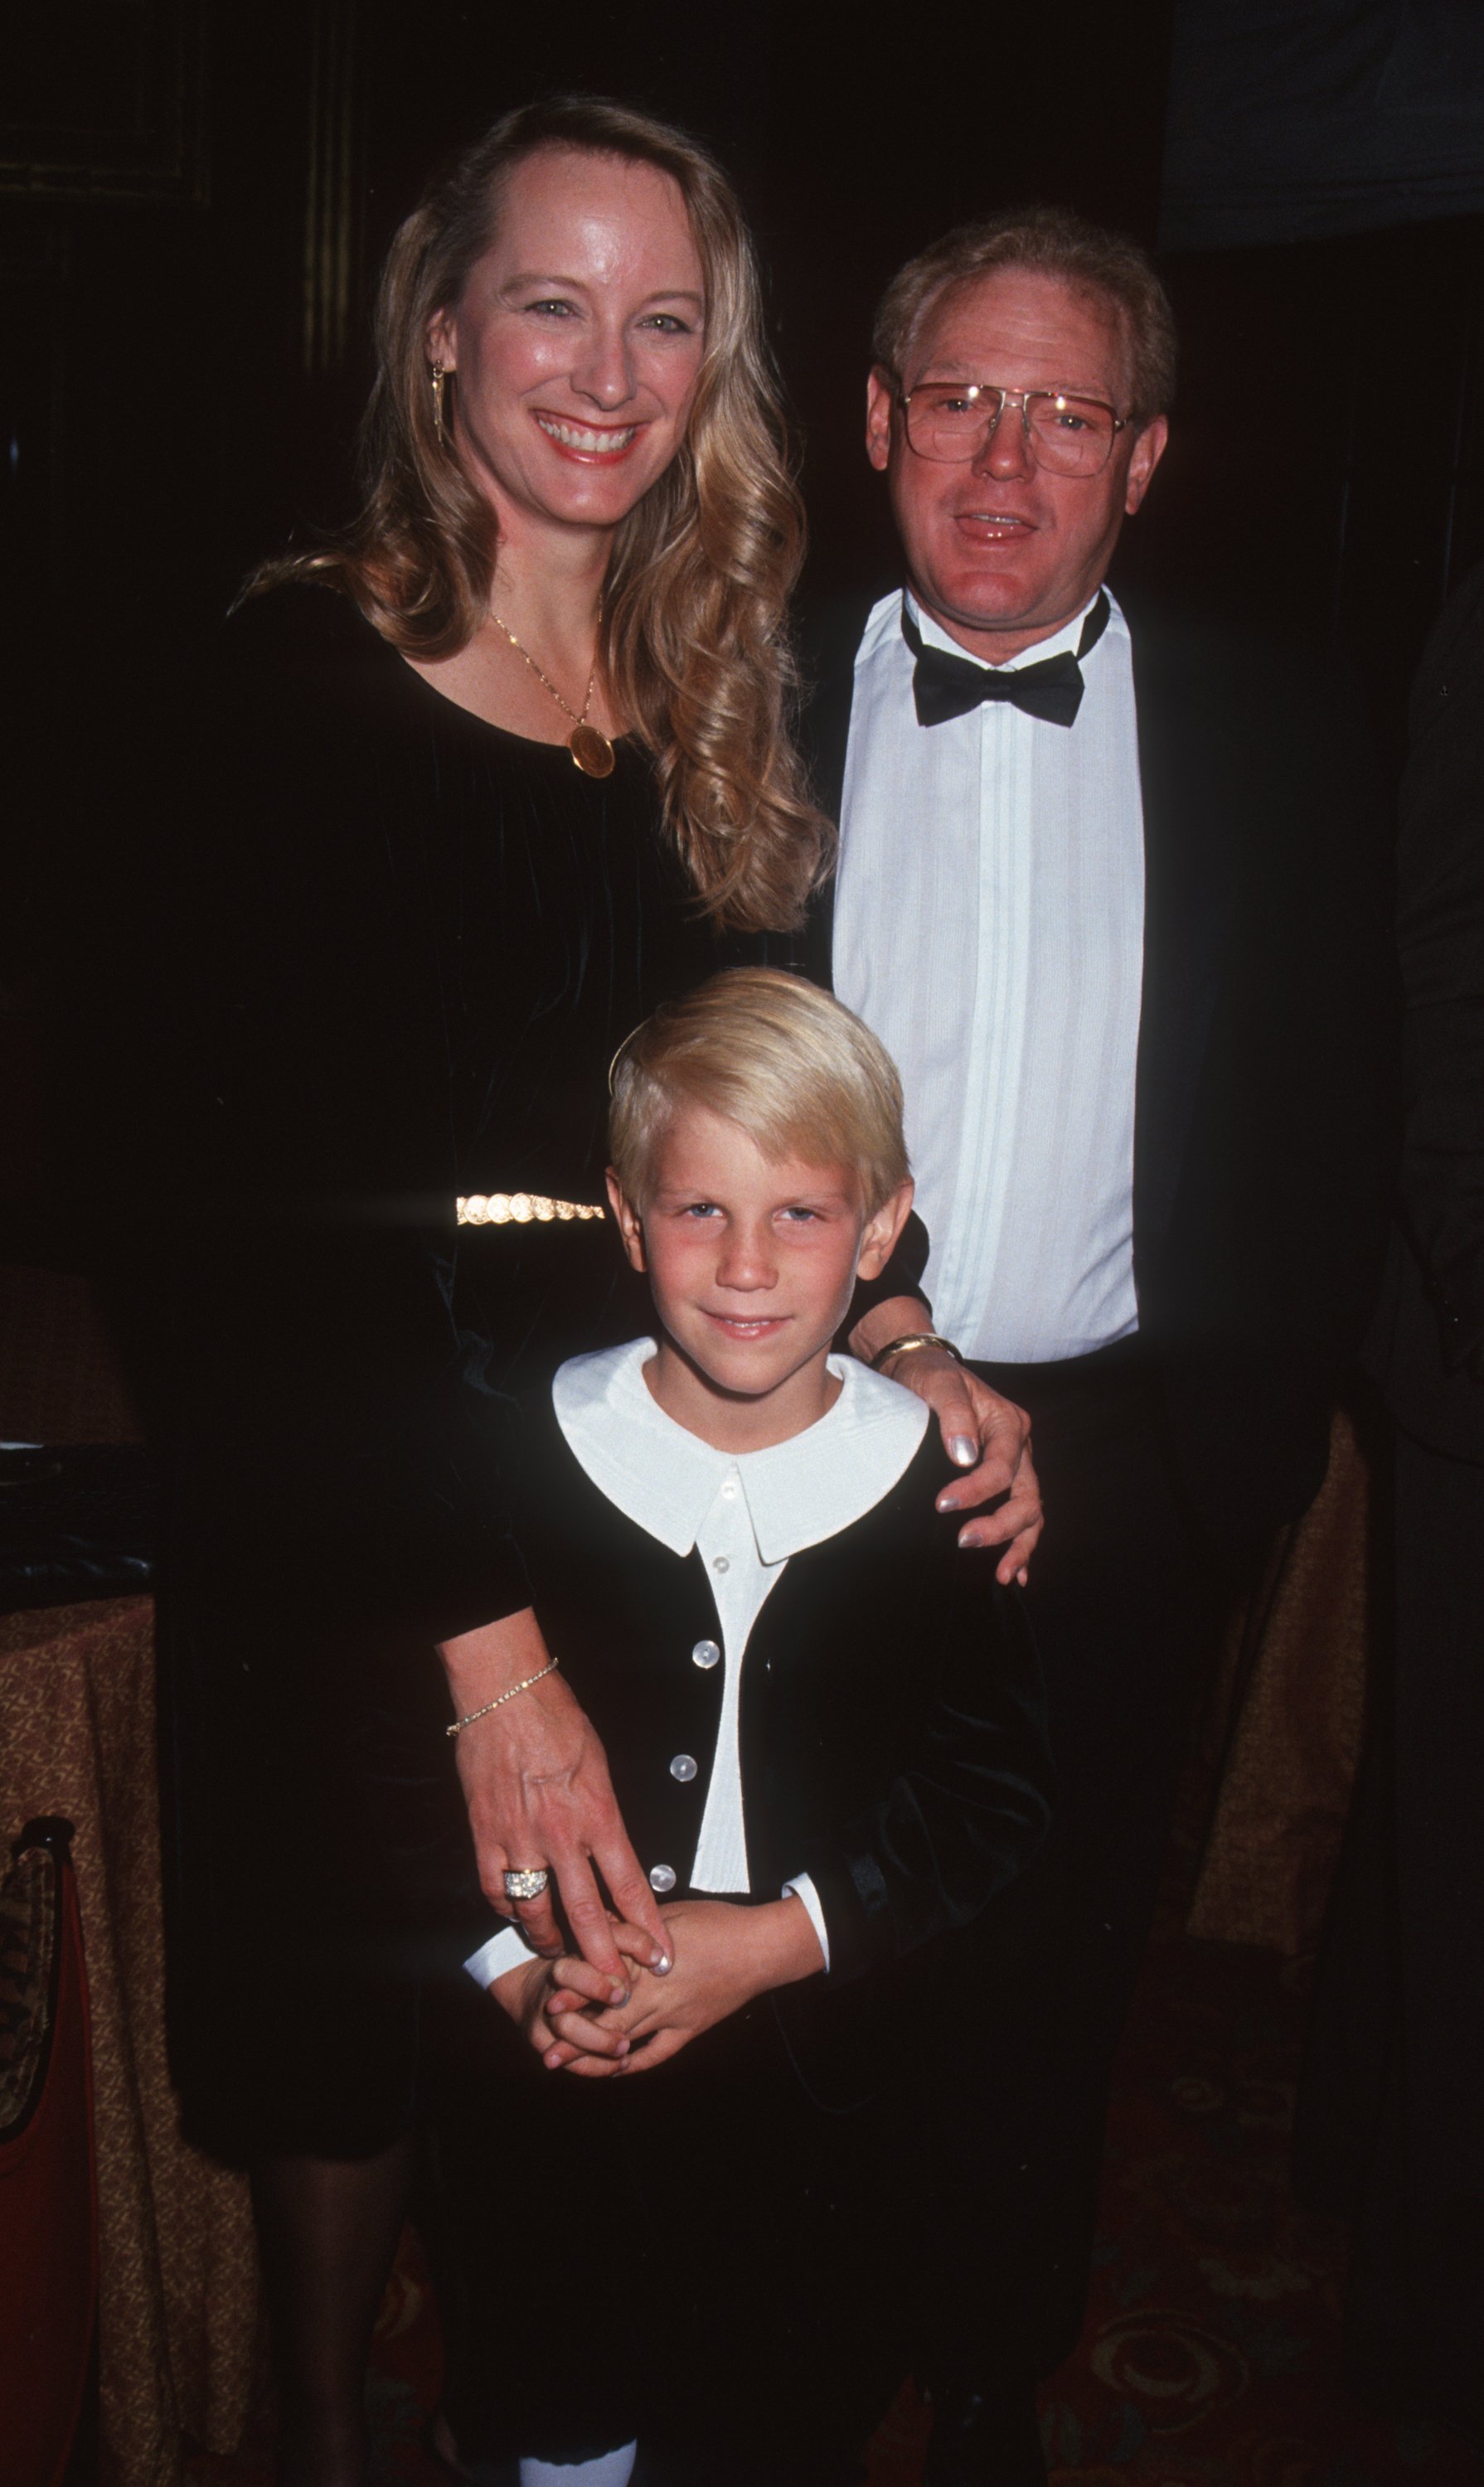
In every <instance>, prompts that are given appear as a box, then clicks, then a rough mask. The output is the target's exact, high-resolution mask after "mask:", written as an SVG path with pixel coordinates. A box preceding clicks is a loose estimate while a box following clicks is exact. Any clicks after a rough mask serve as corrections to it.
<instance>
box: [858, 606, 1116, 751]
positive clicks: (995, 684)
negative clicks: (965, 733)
mask: <svg viewBox="0 0 1484 2487" xmlns="http://www.w3.org/2000/svg"><path fill="white" fill-rule="evenodd" d="M1107 611H1108V607H1107V598H1106V595H1105V593H1104V591H1103V589H1102V588H1101V587H1100V588H1099V590H1098V597H1097V601H1096V603H1095V604H1093V605H1092V606H1091V608H1090V609H1089V612H1088V615H1087V619H1086V621H1085V622H1084V623H1083V624H1082V635H1081V637H1080V638H1079V639H1078V643H1077V656H1076V657H1074V656H1073V654H1072V651H1071V649H1070V648H1063V650H1062V652H1061V654H1060V656H1059V657H1047V658H1046V659H1045V661H1044V662H1043V663H1041V664H1039V665H1021V666H1019V667H1016V668H1009V667H1006V668H1004V669H1003V670H997V669H996V668H994V666H990V665H976V664H974V663H973V662H972V660H971V659H970V658H969V657H950V656H949V654H948V651H947V649H946V648H925V647H924V646H923V643H922V632H921V631H920V630H919V629H918V628H917V625H916V623H915V622H914V621H913V620H912V617H911V615H910V613H909V611H908V609H907V600H906V598H905V597H904V598H903V600H902V636H903V638H904V639H905V640H906V641H907V644H908V646H909V647H910V650H911V652H912V655H913V656H914V657H916V659H917V662H916V665H915V667H914V668H913V672H912V697H913V699H914V700H915V701H916V703H917V722H918V724H919V725H945V724H946V723H947V721H948V719H949V717H951V716H967V714H968V713H969V710H970V709H975V708H978V707H979V705H980V703H981V701H983V700H1008V701H1009V702H1010V705H1011V707H1012V708H1019V709H1023V710H1024V712H1025V714H1026V715H1027V716H1038V717H1040V718H1041V719H1042V721H1043V723H1044V724H1047V725H1072V724H1074V723H1075V722H1076V719H1077V713H1078V709H1079V708H1080V707H1081V704H1082V669H1081V666H1080V665H1079V664H1078V657H1085V656H1086V654H1087V651H1088V649H1089V648H1095V647H1096V646H1097V644H1098V641H1099V640H1100V639H1101V638H1102V636H1103V633H1104V631H1105V630H1106V629H1107Z"/></svg>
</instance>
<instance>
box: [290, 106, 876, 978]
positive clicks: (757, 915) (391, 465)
mask: <svg viewBox="0 0 1484 2487" xmlns="http://www.w3.org/2000/svg"><path fill="white" fill-rule="evenodd" d="M564 148H568V149H574V150H576V151H577V152H578V153H580V154H592V155H610V156H619V157H622V158H624V159H625V160H627V161H629V162H632V163H642V164H652V165H654V166H655V167H656V168H657V169H658V171H659V172H661V173H663V174H665V175H667V176H668V178H669V179H670V180H671V181H673V182H675V184H676V186H677V188H678V189H679V190H680V193H681V196H682V197H683V199H684V200H685V203H686V214H687V215H688V217H689V221H690V230H691V233H692V235H693V237H694V239H695V245H696V249H697V252H698V254H699V256H700V260H701V265H702V267H703V270H704V272H705V286H706V345H705V352H704V356H703V359H702V363H701V370H700V376H699V379H698V382H697V386H696V392H695V399H694V404H693V407H692V411H691V416H690V424H689V429H688V433H687V437H686V441H685V443H684V444H683V446H682V448H681V450H680V452H679V454H678V455H677V456H676V458H675V459H674V460H672V461H671V463H670V465H669V466H668V467H667V468H666V470H665V472H664V473H663V474H662V475H661V476H659V477H658V479H657V481H656V482H655V483H654V484H653V485H652V486H651V488H650V489H649V490H648V491H647V492H646V493H645V495H644V497H643V499H642V500H641V501H640V502H638V504H637V505H636V507H635V508H633V509H632V510H630V513H629V515H628V517H626V518H625V519H624V520H623V522H622V524H621V526H620V527H619V529H618V533H617V537H616V540H615V543H614V547H613V556H612V560H611V562H610V565H609V570H608V575H607V579H606V582H605V584H604V588H603V601H602V647H601V657H602V668H603V675H604V679H605V681H606V683H607V685H608V687H609V690H610V692H611V695H612V698H613V701H614V704H615V706H616V707H617V709H618V711H619V713H620V714H621V715H622V716H624V717H625V718H626V719H627V720H628V721H629V724H630V728H631V730H632V731H633V732H634V734H635V735H636V736H637V737H638V739H639V741H641V742H642V743H643V744H644V746H645V748H646V749H647V750H648V751H649V752H651V753H652V755H653V757H654V761H655V765H656V769H657V773H658V779H659V789H660V796H661V800H662V804H663V813H664V820H665V824H666V826H667V828H668V830H669V832H670V834H671V836H672V837H673V838H674V839H675V842H676V844H677V845H678V847H679V849H680V852H681V855H682V858H683V860H684V862H685V864H686V870H687V873H688V875H689V878H690V880H691V882H692V884H693V886H694V888H695V890H696V892H697V894H698V895H699V897H700V898H701V899H702V900H703V902H704V903H705V905H706V907H707V908H709V910H710V911H711V913H712V914H713V915H714V917H715V918H716V920H717V921H718V922H719V923H722V924H726V925H732V926H736V927H738V928H739V929H742V930H746V931H758V930H765V929H770V928H783V927H787V926H790V925H794V924H797V923H798V921H799V919H800V917H801V914H802V911H803V906H804V901H805V899H806V898H807V896H808V893H809V891H810V889H811V888H813V887H814V886H815V885H816V883H817V882H818V881H819V880H822V879H823V878H824V877H825V874H826V871H827V868H828V864H829V860H830V855H831V852H832V845H833V836H834V832H833V830H832V828H831V826H830V824H829V823H828V822H827V821H826V819H825V817H824V815H823V814H822V813H820V812H819V811H817V810H816V809H815V807H814V805H813V804H812V803H811V802H810V800H809V798H808V794H807V790H806V787H805V782H804V774H803V769H802V767H801V764H800V762H799V759H798V753H797V752H796V750H795V747H794V742H793V738H792V725H793V719H794V713H795V709H796V705H797V696H798V685H797V676H796V672H795V665H794V658H793V652H792V649H791V646H790V643H789V638H788V628H787V616H788V602H789V598H790V595H791V593H792V591H793V587H794V584H795V581H796V579H797V578H798V571H799V567H800V564H801V562H802V559H803V548H804V519H803V505H802V502H801V501H800V499H799V495H798V488H797V485H796V483H795V481H794V474H793V465H792V458H791V453H790V448H789V442H788V437H787V428H786V425H785V421H784V416H783V409H782V403H781V399H780V396H779V391H778V385H777V381H776V379H775V377H774V374H773V369H772V364H771V361H770V356H769V352H768V347H767V343H766V340H765V337H764V331H763V315H762V291H761V286H760V283H759V278H758V269H757V261H756V256H755V253H754V250H753V245H752V240H751V238H750V236H749V234H748V232H747V228H746V226H745V224H744V223H743V221H742V210H741V208H740V207H739V205H738V201H737V198H736V195H735V193H734V191H733V189H732V187H731V184H730V182H728V181H727V179H726V176H725V175H724V174H723V173H722V171H721V169H720V167H719V165H718V164H717V163H716V162H715V161H714V158H713V157H712V156H711V155H709V154H707V152H706V150H705V149H704V148H702V147H700V146H698V145H697V144H696V142H695V140H694V139H692V138H689V137H687V136H686V134H685V132H684V131H682V130H679V129H676V128H673V127H672V126H670V125H669V124H668V123H666V122H662V121H657V120H654V119H652V118H651V117H650V116H649V115H648V114H646V113H641V112H635V111H632V110H630V108H629V107H628V106H627V105H625V104H618V103H608V102H603V101H600V100H596V99H594V98H587V97H582V96H559V97H556V98H553V99H552V100H550V101H548V102H545V103H535V104H527V105H525V106H523V107H522V108H521V109H520V110H519V111H517V112H511V113H507V114H506V115H505V117H504V119H503V120H501V121H498V122H496V123H495V125H494V126H493V128H492V129H490V130H488V131H487V132H486V134H485V136H484V137H483V138H481V139H479V140H477V141H476V142H475V144H474V145H473V146H472V147H470V148H468V149H466V150H465V152H464V153H463V154H462V155H461V156H460V157H459V158H458V160H457V161H456V162H455V163H454V164H453V165H452V166H451V167H450V169H449V170H448V171H447V172H445V173H443V174H441V175H439V176H438V177H437V178H436V179H435V180H434V182H432V183H431V184H430V186H429V188H428V189H427V191H426V192H425V193H424V196H423V199H422V201H421V203H420V205H419V206H418V207H417V208H415V209H414V210H413V212H412V213H411V215H409V216H408V217H407V218H406V222H405V223H404V224H403V225H402V226H401V227H400V228H399V230H398V233H397V235H396V238H395V239H394V240H393V242H392V246H391V250H390V252H389V254H388V257H387V261H386V265H385V268H384V270H383V271H382V276H381V283H380V289H379V293H378V301H377V314H376V337H377V362H378V368H377V378H376V384H375V386H374V388H373V390H372V393H371V399H370V403H369V405H367V409H366V414H365V417H364V420H363V423H362V427H361V440H360V454H361V468H362V478H363V485H364V499H363V503H362V507H361V511H360V515H359V516H358V517H356V518H355V519H354V520H353V521H352V523H351V524H350V526H349V527H348V528H347V529H346V530H345V531H344V533H343V534H342V535H340V536H339V537H338V538H336V539H334V540H332V541H330V542H328V543H326V544H324V545H322V546H320V547H319V548H318V549H316V550H314V551H310V552H305V553H299V554H291V555H286V556H284V557H282V558H280V559H279V560H277V561H272V562H268V563H266V564H265V565H264V567H263V568H262V569H261V570H259V571H258V572H257V573H255V574H254V576H253V578H252V580H251V581H250V582H249V587H250V591H251V592H256V591H258V590H261V589H263V588H266V587H271V586H274V585H276V584H277V583H278V582H279V581H280V580H283V579H288V578H306V577H307V578H319V579H322V580H325V581H326V582H328V583H330V584H333V585H335V586H338V587H340V588H342V589H344V590H345V592H346V593H347V594H349V595H350V596H351V597H353V598H354V600H355V601H356V603H357V604H358V605H359V606H360V608H361V610H362V612H363V613H365V615H366V616H367V618H368V620H370V621H371V622H372V623H374V624H375V626H376V628H377V629H378V630H379V631H380V632H381V634H382V636H383V638H386V639H389V640H390V641H391V643H392V645H393V646H394V647H395V648H399V649H401V650H402V652H403V653H404V654H405V655H406V656H411V657H422V658H425V659H434V658H437V657H447V656H452V655H454V654H456V653H457V651H458V650H459V649H461V648H463V647H466V646H467V644H468V642H469V641H470V639H472V638H473V636H474V634H475V632H476V631H477V630H478V629H480V628H481V626H482V625H483V624H484V622H485V620H486V619H487V617H488V614H489V610H490V583H491V580H492V578H493V574H494V561H495V548H496V526H495V519H494V515H493V512H492V511H491V509H490V504H489V502H488V501H487V500H486V499H485V497H484V496H483V494H482V493H481V492H480V491H479V490H478V489H476V487H475V485H474V484H473V482H472V481H471V480H470V477H469V475H468V473H467V472H466V470H465V468H464V465H463V462H462V459H461V457H460V455H459V452H458V449H457V446H452V447H446V446H444V445H443V444H442V443H440V442H439V440H438V437H437V434H436V432H435V429H434V413H433V392H432V385H431V364H430V361H429V349H428V328H429V323H430V321H432V320H433V318H434V314H435V313H436V312H437V311H439V310H441V309H443V308H444V307H445V306H447V305H449V304H452V303H453V302H455V301H456V300H457V299H458V297H459V295H460V293H462V289H463V286H464V284H465V283H466V281H467V278H468V275H469V272H470V270H471V268H472V267H473V266H474V265H475V263H476V262H477V261H478V260H479V259H481V258H482V257H483V256H484V254H485V252H486V251H487V250H488V249H489V248H490V243H491V241H492V239H493V238H494V234H495V230H496V227H497V224H498V219H499V212H500V203H501V199H502V196H503V194H504V190H505V187H506V185H507V183H508V182H509V179H510V176H511V174H512V172H513V171H514V169H515V168H516V166H517V165H518V164H520V163H522V162H523V161H524V160H525V158H526V157H527V156H529V155H532V154H536V153H537V152H538V151H542V150H546V149H552V150H560V149H564ZM457 385H458V383H457V379H456V378H455V377H454V376H453V375H450V378H449V382H448V386H449V388H450V390H452V389H454V388H457ZM451 437H452V435H451Z"/></svg>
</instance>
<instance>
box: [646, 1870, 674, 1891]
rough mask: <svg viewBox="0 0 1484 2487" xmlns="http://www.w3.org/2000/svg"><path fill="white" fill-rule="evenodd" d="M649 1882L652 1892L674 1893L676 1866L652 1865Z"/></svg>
mask: <svg viewBox="0 0 1484 2487" xmlns="http://www.w3.org/2000/svg"><path fill="white" fill-rule="evenodd" d="M649 1882H650V1889H651V1890H652V1891H673V1890H674V1888H675V1868H674V1866H673V1865H652V1866H651V1867H650V1869H649Z"/></svg>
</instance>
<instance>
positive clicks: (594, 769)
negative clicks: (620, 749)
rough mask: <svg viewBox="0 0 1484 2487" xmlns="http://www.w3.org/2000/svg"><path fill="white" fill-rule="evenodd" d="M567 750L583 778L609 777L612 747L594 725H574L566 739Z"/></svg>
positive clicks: (611, 770)
mask: <svg viewBox="0 0 1484 2487" xmlns="http://www.w3.org/2000/svg"><path fill="white" fill-rule="evenodd" d="M567 748H568V750H569V751H570V752H571V753H572V756H573V759H574V761H575V763H576V765H577V767H578V768H580V769H581V771H582V774H583V776H584V777H611V776H612V774H613V745H612V743H611V742H610V741H608V738H607V736H606V735H605V734H600V733H599V731H598V728H597V726H596V725H574V727H573V729H572V732H571V734H570V735H569V736H568V738H567Z"/></svg>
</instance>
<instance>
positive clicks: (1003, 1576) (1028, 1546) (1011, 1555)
mask: <svg viewBox="0 0 1484 2487" xmlns="http://www.w3.org/2000/svg"><path fill="white" fill-rule="evenodd" d="M1044 1525H1045V1513H1044V1512H1043V1509H1042V1506H1041V1498H1040V1495H1039V1494H1038V1495H1034V1496H1030V1497H1025V1498H1022V1496H1021V1495H1011V1497H1010V1499H1009V1501H1008V1502H1006V1503H1003V1504H1001V1506H1000V1508H999V1510H998V1511H996V1512H995V1513H994V1515H993V1517H986V1518H985V1519H983V1520H970V1521H968V1522H967V1523H966V1524H965V1526H964V1527H963V1528H961V1529H960V1530H959V1544H960V1545H961V1546H998V1545H1000V1544H1002V1543H1003V1542H1004V1536H1005V1531H1006V1528H1007V1526H1008V1527H1010V1528H1013V1529H1014V1531H1015V1533H1014V1535H1013V1536H1012V1537H1010V1539H1009V1542H1008V1544H1006V1545H1005V1551H1004V1552H1003V1553H1002V1554H1001V1556H1000V1558H999V1561H998V1562H997V1563H996V1564H995V1566H994V1577H995V1579H997V1580H1000V1581H1003V1583H1004V1584H1005V1586H1006V1587H1007V1588H1008V1587H1009V1585H1010V1582H1011V1581H1012V1580H1015V1579H1020V1580H1021V1585H1022V1587H1023V1586H1024V1581H1023V1579H1022V1574H1023V1573H1024V1571H1025V1568H1026V1566H1027V1565H1028V1563H1029V1561H1030V1558H1031V1556H1032V1554H1033V1553H1034V1552H1035V1551H1036V1547H1037V1544H1038V1543H1039V1540H1040V1536H1041V1531H1042V1528H1043V1526H1044Z"/></svg>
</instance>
